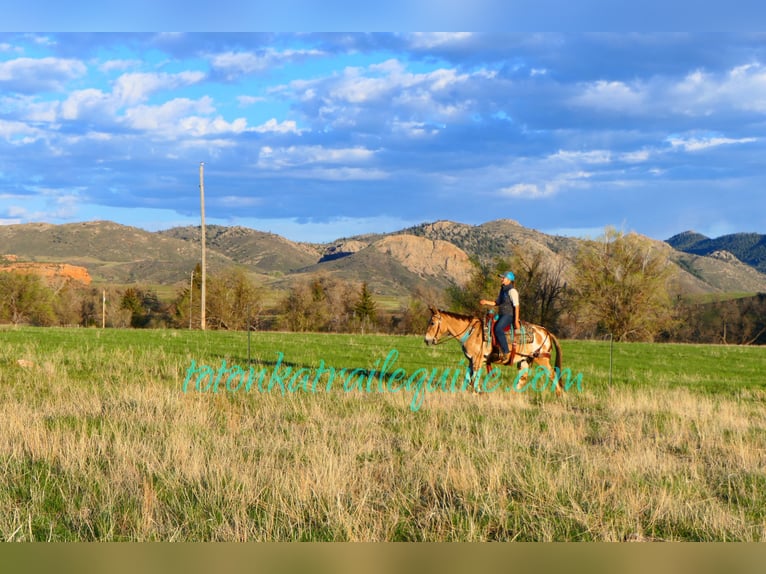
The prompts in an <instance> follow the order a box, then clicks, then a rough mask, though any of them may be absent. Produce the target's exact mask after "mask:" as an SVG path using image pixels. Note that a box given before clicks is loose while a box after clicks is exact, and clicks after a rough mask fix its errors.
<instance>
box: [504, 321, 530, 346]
mask: <svg viewBox="0 0 766 574" xmlns="http://www.w3.org/2000/svg"><path fill="white" fill-rule="evenodd" d="M505 337H506V339H508V342H509V343H510V342H511V330H510V328H508V329H506V331H505ZM513 338H514V341H515V343H516V344H517V345H529V344H531V343H534V342H535V332H534V330H533V329H532V328H528V324H527V323H522V324H521V329H519V330H518V331H516V332H515V333H514V337H513Z"/></svg>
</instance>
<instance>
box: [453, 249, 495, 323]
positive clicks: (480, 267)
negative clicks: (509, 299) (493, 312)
mask: <svg viewBox="0 0 766 574" xmlns="http://www.w3.org/2000/svg"><path fill="white" fill-rule="evenodd" d="M471 263H472V264H473V270H472V271H471V275H470V277H469V279H468V281H467V282H466V283H465V284H464V285H457V284H454V283H453V284H452V285H450V286H449V287H447V299H448V302H449V308H450V310H452V311H455V312H457V313H466V314H468V315H474V316H477V317H478V316H480V315H481V314H482V313H483V312H484V310H485V309H484V308H482V306H481V304H480V303H479V301H481V300H482V299H494V298H495V297H497V293H498V290H499V285H500V282H499V280H498V277H497V276H498V275H500V274H502V273H505V272H506V271H508V270H510V264H509V263H508V262H506V261H503V260H502V259H496V260H495V261H494V262H493V263H483V262H481V261H479V260H478V259H476V258H472V259H471Z"/></svg>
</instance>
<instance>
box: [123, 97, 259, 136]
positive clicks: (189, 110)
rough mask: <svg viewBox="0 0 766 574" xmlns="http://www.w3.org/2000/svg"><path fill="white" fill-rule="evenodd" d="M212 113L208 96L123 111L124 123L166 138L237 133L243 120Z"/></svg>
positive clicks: (211, 105)
mask: <svg viewBox="0 0 766 574" xmlns="http://www.w3.org/2000/svg"><path fill="white" fill-rule="evenodd" d="M213 113H215V108H214V107H213V103H212V99H211V98H210V97H209V96H204V97H202V98H200V99H199V100H190V99H188V98H176V99H173V100H170V101H168V102H165V103H164V104H161V105H159V106H147V105H142V106H136V107H133V108H129V109H127V110H126V111H125V121H126V123H127V124H128V125H129V126H130V127H132V128H134V129H137V130H143V131H149V132H152V133H154V134H156V135H161V136H163V137H166V138H175V137H179V138H183V137H189V136H191V137H202V136H210V135H217V134H225V133H241V132H243V131H245V130H246V129H247V120H245V119H244V118H237V119H235V120H234V121H232V122H228V121H226V120H225V119H223V118H222V117H221V116H216V117H214V118H211V117H209V116H210V115H212V114H213Z"/></svg>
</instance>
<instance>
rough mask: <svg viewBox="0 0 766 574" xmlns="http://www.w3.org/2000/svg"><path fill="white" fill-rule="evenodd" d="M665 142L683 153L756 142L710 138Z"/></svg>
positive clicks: (674, 138) (669, 140) (672, 138)
mask: <svg viewBox="0 0 766 574" xmlns="http://www.w3.org/2000/svg"><path fill="white" fill-rule="evenodd" d="M667 141H668V143H669V144H670V145H671V146H673V148H680V149H683V150H684V151H699V150H703V149H708V148H713V147H717V146H721V145H733V144H743V143H752V142H755V141H758V140H757V139H756V138H739V139H732V138H724V137H714V136H711V137H703V138H682V137H669V138H667Z"/></svg>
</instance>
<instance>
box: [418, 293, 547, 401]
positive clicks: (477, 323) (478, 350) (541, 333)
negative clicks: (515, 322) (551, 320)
mask: <svg viewBox="0 0 766 574" xmlns="http://www.w3.org/2000/svg"><path fill="white" fill-rule="evenodd" d="M430 310H431V321H430V322H429V323H428V329H427V330H426V334H425V337H424V339H425V343H426V345H437V344H439V342H440V340H443V339H444V338H447V339H449V338H455V339H457V340H458V341H460V345H461V348H462V350H463V354H464V355H465V356H466V358H467V359H468V368H469V369H468V374H467V376H468V377H470V382H472V383H473V384H474V390H476V391H477V392H478V391H480V389H479V388H478V385H477V383H478V380H479V378H480V377H479V376H478V374H479V371H480V369H481V367H482V366H486V368H487V371H489V370H490V365H491V361H490V351H491V345H492V343H491V341H489V340H487V339H488V338H487V337H486V336H485V329H484V325H483V324H482V321H481V320H480V319H478V318H476V317H471V316H470V315H461V314H459V313H451V312H450V311H442V310H441V309H436V308H434V307H431V308H430ZM524 326H525V332H526V337H525V338H524V339H523V340H522V341H521V342H520V344H519V345H518V346H517V349H516V354H515V356H514V358H513V359H511V361H510V362H509V363H508V364H515V365H517V366H518V368H519V369H523V368H525V367H531V366H532V365H535V366H536V367H538V366H539V367H540V368H543V369H546V370H547V373H548V374H549V378H550V381H551V388H553V387H554V385H555V388H556V394H557V395H560V394H561V385H560V382H559V376H558V375H559V373H561V345H560V344H559V341H558V339H557V338H556V337H555V336H554V335H553V333H551V332H550V331H548V329H546V328H545V327H541V326H540V325H533V324H532V323H525V325H524ZM553 349H555V350H556V368H555V370H554V369H553V368H552V367H551V357H552V353H553ZM531 370H532V369H529V371H531ZM527 372H528V371H525V372H524V373H523V374H522V376H521V377H520V378H519V381H518V382H519V385H520V387H521V386H523V385H525V384H526V378H527ZM534 376H535V378H537V377H538V375H537V372H535V373H534Z"/></svg>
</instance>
